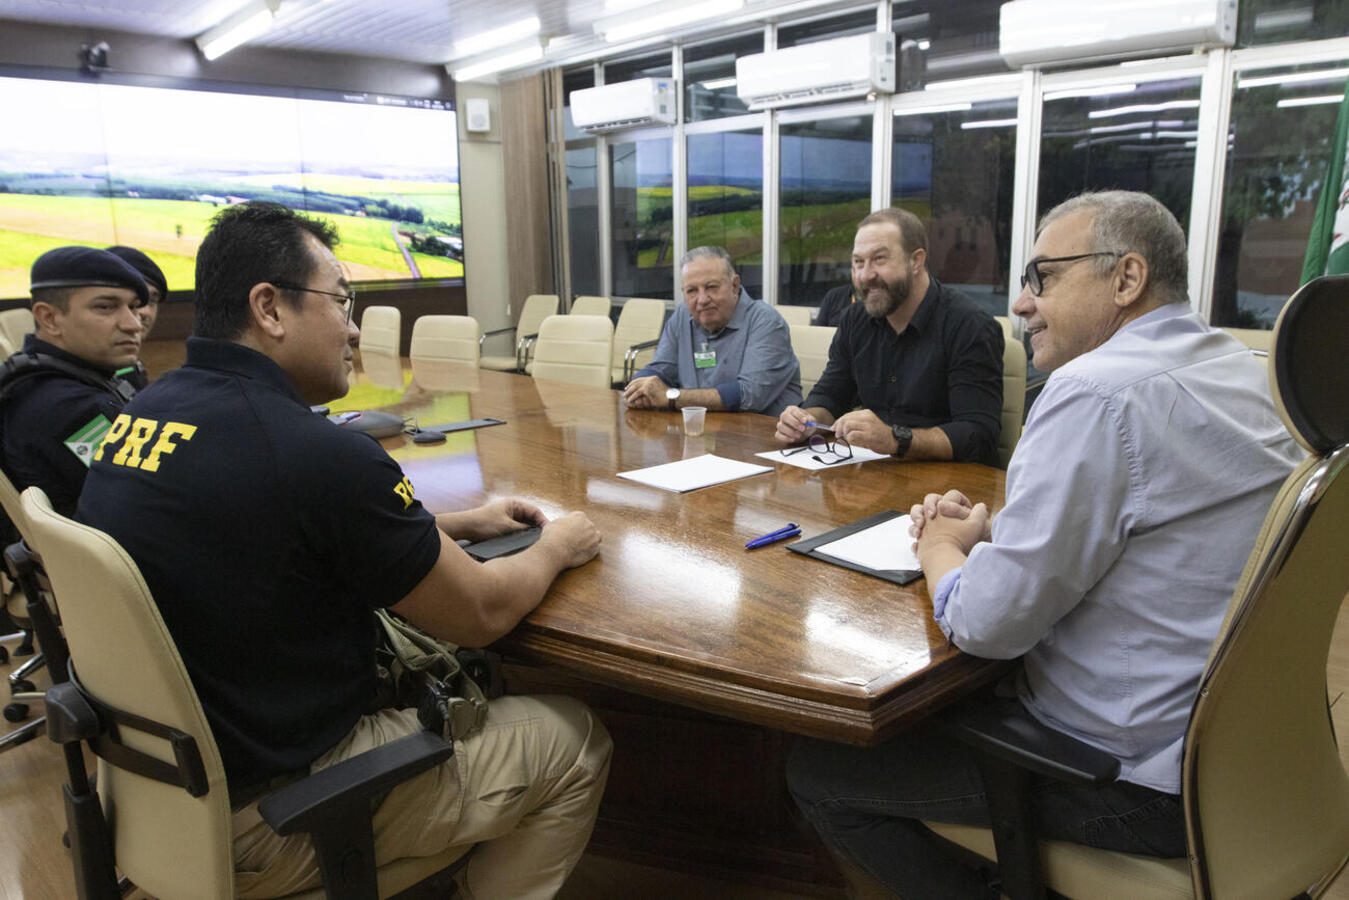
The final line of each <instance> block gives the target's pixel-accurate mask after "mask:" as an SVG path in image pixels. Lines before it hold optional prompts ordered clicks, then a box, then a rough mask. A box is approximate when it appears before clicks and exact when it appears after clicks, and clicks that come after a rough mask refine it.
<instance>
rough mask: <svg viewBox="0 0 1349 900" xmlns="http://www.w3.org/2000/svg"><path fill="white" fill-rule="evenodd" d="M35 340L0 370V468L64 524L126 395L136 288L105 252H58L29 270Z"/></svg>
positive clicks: (141, 285)
mask: <svg viewBox="0 0 1349 900" xmlns="http://www.w3.org/2000/svg"><path fill="white" fill-rule="evenodd" d="M30 292H31V296H32V298H33V303H32V308H33V320H34V324H35V328H36V331H35V332H34V333H32V334H30V335H28V336H27V337H26V338H25V339H24V343H23V350H22V351H21V352H19V353H16V354H14V355H13V356H12V357H10V358H9V359H8V360H6V361H5V363H4V366H3V368H2V369H0V468H3V469H4V471H5V473H6V474H7V475H8V476H9V478H10V480H11V481H13V482H14V485H15V487H17V488H18V489H19V490H23V489H24V488H26V487H29V486H31V485H37V486H38V487H40V488H42V489H43V490H44V491H46V492H47V495H48V496H49V497H50V498H51V501H52V505H53V506H54V507H55V508H56V510H57V511H58V512H61V513H62V514H63V515H67V516H69V515H73V514H74V512H75V502H76V501H77V500H78V499H79V495H80V489H81V488H82V487H83V486H84V476H85V474H86V473H87V472H88V471H89V463H90V460H91V458H92V457H93V453H94V451H95V450H96V449H98V445H99V442H100V441H101V440H102V438H103V435H104V433H105V432H106V431H107V430H108V427H109V425H110V424H111V422H112V420H113V419H114V418H116V416H117V413H118V412H119V411H120V410H121V408H122V407H123V406H125V405H126V401H127V400H128V399H130V398H131V396H132V394H134V393H135V390H134V388H133V387H132V386H131V385H129V384H128V383H126V382H125V381H124V380H122V379H120V378H117V377H116V376H115V375H114V373H115V372H116V371H117V370H119V369H122V368H124V367H126V366H130V365H133V364H135V362H136V360H137V358H138V357H139V356H140V348H141V335H142V333H143V331H144V326H143V325H142V323H141V320H140V317H139V316H138V315H137V314H136V310H137V309H138V308H139V307H140V306H141V305H142V304H144V303H145V302H146V300H147V299H148V298H149V292H148V290H147V288H146V286H145V279H144V278H143V277H141V274H140V273H139V272H137V271H136V270H135V269H134V268H132V267H131V266H130V265H128V264H127V263H125V262H124V261H122V260H121V259H119V258H118V257H117V256H115V255H113V254H111V253H109V252H108V251H106V250H98V249H95V248H93V247H58V248H57V249H55V250H50V251H48V252H47V253H44V254H43V255H42V256H40V257H38V259H37V261H36V262H34V263H33V269H32V285H31V288H30Z"/></svg>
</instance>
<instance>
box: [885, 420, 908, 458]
mask: <svg viewBox="0 0 1349 900" xmlns="http://www.w3.org/2000/svg"><path fill="white" fill-rule="evenodd" d="M890 433H891V434H892V435H894V436H895V444H896V447H895V452H894V454H893V456H894V457H895V458H896V459H903V458H904V454H905V453H908V452H909V445H910V444H912V443H913V429H911V428H910V427H909V426H907V425H891V426H890Z"/></svg>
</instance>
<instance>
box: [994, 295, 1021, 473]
mask: <svg viewBox="0 0 1349 900" xmlns="http://www.w3.org/2000/svg"><path fill="white" fill-rule="evenodd" d="M994 318H996V319H997V320H998V324H1000V325H1001V326H1002V430H1000V431H999V432H998V465H999V466H1001V467H1002V468H1004V469H1005V468H1007V463H1008V461H1009V460H1010V459H1011V458H1012V451H1013V450H1015V449H1016V443H1017V441H1019V440H1021V425H1022V421H1023V420H1024V419H1025V417H1026V347H1025V345H1024V344H1022V343H1021V339H1020V338H1018V337H1017V336H1016V335H1014V334H1013V333H1012V322H1011V320H1010V319H1008V318H1007V317H1006V316H995V317H994Z"/></svg>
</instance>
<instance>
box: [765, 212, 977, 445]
mask: <svg viewBox="0 0 1349 900" xmlns="http://www.w3.org/2000/svg"><path fill="white" fill-rule="evenodd" d="M926 260H927V232H926V230H925V229H924V228H923V225H922V223H921V222H919V221H918V218H917V217H916V216H914V215H913V214H912V213H909V212H906V211H905V210H901V209H882V210H878V211H877V212H874V213H872V214H871V215H869V216H867V217H866V218H865V219H863V220H862V223H861V225H859V226H858V229H857V237H856V239H855V240H854V242H853V258H852V278H853V287H854V288H855V289H856V291H857V293H858V295H859V296H860V297H861V300H862V302H860V303H854V304H852V306H851V307H849V309H848V311H847V312H846V313H844V314H843V318H842V320H841V321H840V322H839V326H838V333H837V334H835V335H834V342H833V344H832V345H831V346H830V348H829V362H828V364H827V365H826V366H825V370H824V374H822V375H821V376H820V380H819V381H818V382H817V383H816V384H815V387H814V389H812V390H811V392H810V396H808V397H807V398H806V399H805V401H804V403H803V404H802V406H789V407H787V408H786V409H785V410H783V411H782V414H781V416H780V417H779V418H778V425H777V433H776V435H775V436H776V438H777V439H778V440H779V441H781V442H782V443H784V444H793V443H799V442H801V441H803V440H805V439H806V438H807V437H808V436H809V435H810V433H811V432H812V430H813V426H816V425H823V426H830V425H832V426H833V432H834V435H835V436H836V437H839V438H842V439H843V440H845V441H847V442H848V443H850V444H855V445H856V446H859V447H866V448H867V449H869V450H874V451H876V452H878V453H888V454H890V455H892V456H895V457H897V458H899V459H909V460H923V459H936V460H942V459H953V460H956V461H957V462H979V463H985V464H987V465H996V464H997V449H998V431H999V424H1000V416H1001V411H1002V350H1003V338H1002V329H1001V328H1000V327H999V326H998V323H997V322H996V321H994V319H993V317H992V316H990V315H989V314H988V313H986V312H984V311H983V310H982V309H980V308H979V307H978V306H977V305H976V304H975V303H974V301H972V300H971V299H970V298H969V297H967V296H965V295H964V294H962V293H961V292H959V291H957V290H955V289H953V288H950V287H947V286H945V285H943V284H941V283H940V282H938V281H937V280H936V279H935V278H933V277H932V276H930V275H929V274H928V272H927V269H926V267H925V262H926ZM802 407H804V408H802ZM859 407H860V408H859Z"/></svg>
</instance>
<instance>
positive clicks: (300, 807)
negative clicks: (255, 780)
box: [258, 731, 454, 900]
mask: <svg viewBox="0 0 1349 900" xmlns="http://www.w3.org/2000/svg"><path fill="white" fill-rule="evenodd" d="M453 753H454V747H453V746H452V745H450V744H447V743H446V742H445V741H443V740H441V739H440V738H439V737H438V736H437V735H434V734H431V733H430V732H429V731H419V732H417V733H416V734H410V735H408V736H407V737H404V738H399V739H398V740H396V741H391V742H389V743H387V744H384V745H383V746H380V747H376V748H375V749H373V750H369V751H367V752H365V753H362V754H360V755H359V756H353V757H352V758H351V759H347V760H343V761H342V762H340V763H338V764H337V765H335V766H333V767H331V768H328V769H324V770H323V771H321V772H315V773H314V774H312V775H310V776H308V777H306V778H302V779H300V780H299V781H297V782H295V783H294V784H289V785H286V786H285V787H283V788H281V789H279V790H277V791H274V792H273V793H271V794H269V795H268V796H266V797H264V798H263V799H262V800H261V801H259V803H258V813H259V814H261V816H262V819H263V821H265V822H266V823H267V824H268V825H270V826H271V827H272V829H273V830H274V831H275V832H276V833H277V834H293V833H308V834H309V835H310V837H311V839H312V840H313V842H314V850H315V852H316V853H317V854H318V858H319V873H320V874H321V875H322V877H323V889H324V891H325V892H326V893H327V895H328V896H329V897H333V898H342V900H376V898H377V897H378V893H379V891H378V887H377V878H376V875H375V871H376V870H375V835H374V829H373V827H372V826H371V822H370V819H371V816H372V814H373V801H374V799H375V798H376V797H379V796H381V795H383V794H384V793H386V792H387V791H389V790H391V789H393V788H394V787H395V786H397V785H399V784H401V783H402V782H404V781H407V780H408V779H409V778H411V777H412V776H414V775H417V774H419V773H421V772H424V771H426V770H427V769H429V768H431V767H432V766H435V765H438V764H439V763H441V762H444V761H445V760H447V759H449V758H450V756H451V755H452V754H453Z"/></svg>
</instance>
